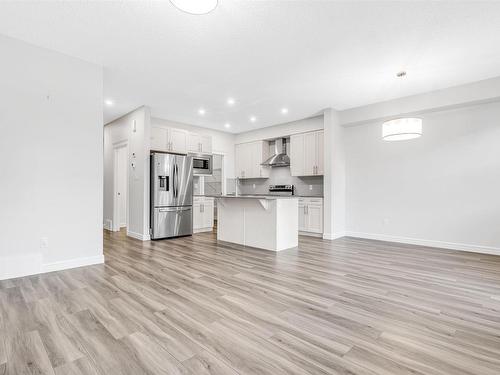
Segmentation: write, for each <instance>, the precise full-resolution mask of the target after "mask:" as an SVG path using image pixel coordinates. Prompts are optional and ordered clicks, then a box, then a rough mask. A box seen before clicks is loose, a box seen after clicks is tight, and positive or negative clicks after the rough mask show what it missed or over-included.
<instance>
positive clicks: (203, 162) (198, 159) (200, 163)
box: [189, 154, 213, 176]
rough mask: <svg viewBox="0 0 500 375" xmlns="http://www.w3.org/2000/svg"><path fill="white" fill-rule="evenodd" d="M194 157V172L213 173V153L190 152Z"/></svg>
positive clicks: (205, 174) (199, 174)
mask: <svg viewBox="0 0 500 375" xmlns="http://www.w3.org/2000/svg"><path fill="white" fill-rule="evenodd" d="M189 155H190V156H191V157H192V158H193V174H194V175H195V176H207V175H208V176H211V175H212V163H213V159H212V155H209V154H189Z"/></svg>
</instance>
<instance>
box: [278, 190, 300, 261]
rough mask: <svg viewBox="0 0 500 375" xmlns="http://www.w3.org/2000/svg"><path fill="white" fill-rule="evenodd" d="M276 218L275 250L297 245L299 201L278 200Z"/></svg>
mask: <svg viewBox="0 0 500 375" xmlns="http://www.w3.org/2000/svg"><path fill="white" fill-rule="evenodd" d="M276 202H277V208H276V212H277V216H276V250H277V251H279V250H285V249H290V248H293V247H297V246H298V245H299V200H298V199H278V200H277V201H276Z"/></svg>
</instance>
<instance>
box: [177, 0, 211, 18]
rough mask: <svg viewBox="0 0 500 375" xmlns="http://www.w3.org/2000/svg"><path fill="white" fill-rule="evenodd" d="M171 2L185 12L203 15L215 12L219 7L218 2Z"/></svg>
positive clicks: (202, 0)
mask: <svg viewBox="0 0 500 375" xmlns="http://www.w3.org/2000/svg"><path fill="white" fill-rule="evenodd" d="M170 2H171V3H172V4H173V5H174V6H175V7H176V8H177V9H179V10H182V11H183V12H186V13H189V14H195V15H201V14H207V13H210V12H211V11H212V10H214V9H215V8H216V7H217V3H218V0H170Z"/></svg>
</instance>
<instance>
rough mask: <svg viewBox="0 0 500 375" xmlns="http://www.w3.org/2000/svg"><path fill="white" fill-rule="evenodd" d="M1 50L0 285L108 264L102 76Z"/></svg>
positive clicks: (50, 58) (19, 50)
mask: <svg viewBox="0 0 500 375" xmlns="http://www.w3.org/2000/svg"><path fill="white" fill-rule="evenodd" d="M0 51H2V57H1V59H0V82H1V86H2V90H1V91H0V134H1V135H0V159H1V160H2V163H1V164H0V176H1V184H0V207H1V211H2V213H1V215H0V279H6V278H11V277H17V276H23V275H27V274H35V273H39V272H45V271H52V270H57V269H64V268H71V267H75V266H80V265H86V264H94V263H102V262H103V260H104V259H103V255H102V254H103V245H102V224H101V223H102V160H103V150H102V142H103V138H102V126H103V124H102V100H103V98H102V69H101V68H100V67H98V66H96V65H93V64H89V63H87V62H84V61H81V60H78V59H75V58H71V57H68V56H66V55H62V54H59V53H56V52H52V51H49V50H46V49H42V48H38V47H34V46H31V45H29V44H26V43H24V42H20V41H17V40H14V39H11V38H7V37H4V36H0ZM42 237H44V238H47V239H48V247H46V248H41V238H42Z"/></svg>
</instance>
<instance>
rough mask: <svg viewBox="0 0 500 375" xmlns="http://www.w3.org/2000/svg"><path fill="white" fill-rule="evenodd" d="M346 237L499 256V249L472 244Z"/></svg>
mask: <svg viewBox="0 0 500 375" xmlns="http://www.w3.org/2000/svg"><path fill="white" fill-rule="evenodd" d="M346 236H349V237H357V238H364V239H369V240H379V241H389V242H399V243H405V244H409V245H419V246H428V247H437V248H442V249H449V250H459V251H470V252H473V253H482V254H492V255H500V247H493V246H483V245H473V244H464V243H456V242H446V241H435V240H426V239H421V238H411V237H399V236H390V235H386V234H377V233H363V232H349V231H348V232H346Z"/></svg>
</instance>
